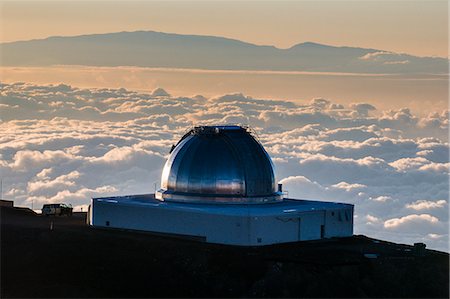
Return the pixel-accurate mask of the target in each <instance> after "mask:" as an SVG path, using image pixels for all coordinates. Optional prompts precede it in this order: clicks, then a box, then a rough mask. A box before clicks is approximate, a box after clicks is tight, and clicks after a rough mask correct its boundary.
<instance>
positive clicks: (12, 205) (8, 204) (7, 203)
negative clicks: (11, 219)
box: [0, 199, 14, 208]
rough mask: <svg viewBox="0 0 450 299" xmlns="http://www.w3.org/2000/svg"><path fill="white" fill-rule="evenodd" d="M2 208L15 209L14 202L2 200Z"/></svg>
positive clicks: (0, 202) (0, 205)
mask: <svg viewBox="0 0 450 299" xmlns="http://www.w3.org/2000/svg"><path fill="white" fill-rule="evenodd" d="M0 207H8V208H12V207H14V201H12V200H6V199H0Z"/></svg>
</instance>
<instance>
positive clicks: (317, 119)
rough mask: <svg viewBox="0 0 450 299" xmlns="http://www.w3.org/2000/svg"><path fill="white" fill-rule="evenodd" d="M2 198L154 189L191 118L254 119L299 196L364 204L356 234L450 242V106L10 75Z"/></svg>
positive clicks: (281, 175)
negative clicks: (91, 85)
mask: <svg viewBox="0 0 450 299" xmlns="http://www.w3.org/2000/svg"><path fill="white" fill-rule="evenodd" d="M0 96H1V98H0V118H1V120H0V128H1V132H2V134H0V176H1V178H2V180H3V197H4V198H5V199H11V200H14V202H15V205H17V206H28V207H31V206H33V207H34V209H40V208H41V207H42V204H44V203H49V202H66V203H70V204H72V205H73V206H74V207H75V208H76V210H80V209H81V208H83V209H84V210H86V208H87V205H88V204H89V202H90V198H91V197H95V196H107V195H125V194H141V193H152V192H154V191H155V189H157V188H158V187H159V184H160V176H161V170H162V167H163V165H164V163H165V159H166V158H167V156H168V154H169V150H170V148H171V145H172V144H174V143H176V142H177V140H178V139H179V138H180V137H181V136H182V135H183V133H184V132H186V130H188V129H189V128H190V127H191V126H192V125H199V124H202V125H205V124H206V125H207V124H236V123H238V124H248V125H250V126H251V127H252V128H253V129H254V130H255V131H256V132H257V135H258V138H259V140H260V141H261V143H262V144H263V145H264V146H265V148H266V150H267V151H268V152H269V154H270V155H271V156H272V158H273V161H274V163H275V167H276V175H277V179H278V180H279V181H281V182H282V183H283V185H284V189H285V190H287V191H288V194H289V197H293V198H303V199H319V200H324V201H341V202H346V203H352V204H354V205H355V233H357V234H365V235H368V236H371V237H375V238H380V239H386V240H391V241H394V242H399V243H408V244H411V243H413V242H425V243H426V244H427V245H428V247H431V248H435V249H440V250H445V251H448V249H449V246H448V233H449V228H448V224H449V221H448V214H449V213H448V208H449V207H448V196H449V176H448V175H449V166H450V163H449V144H448V130H449V117H448V111H437V112H435V113H432V114H430V115H428V116H426V117H418V116H416V115H414V114H413V113H412V112H411V111H410V110H409V109H407V108H404V109H400V110H395V111H394V110H391V111H379V110H377V108H376V107H374V106H372V105H370V104H365V103H355V104H352V105H350V106H343V105H340V104H338V103H332V102H330V101H328V100H326V99H313V100H311V101H310V102H309V103H307V104H296V103H293V102H288V101H282V100H279V101H278V100H264V99H255V98H252V97H249V96H245V95H242V94H230V95H224V96H220V97H215V98H211V99H207V98H205V97H203V96H200V95H199V96H193V97H172V96H170V95H169V94H168V93H167V92H165V91H164V90H163V89H157V90H155V91H153V92H152V93H139V92H134V91H130V90H126V89H123V88H121V89H79V88H74V87H71V86H68V85H63V84H60V85H45V86H39V85H33V84H25V83H15V84H0Z"/></svg>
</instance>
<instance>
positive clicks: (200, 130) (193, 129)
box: [170, 123, 261, 153]
mask: <svg viewBox="0 0 450 299" xmlns="http://www.w3.org/2000/svg"><path fill="white" fill-rule="evenodd" d="M236 126H237V127H241V128H243V129H245V131H246V132H247V133H249V134H250V135H251V136H252V137H253V138H255V140H256V141H258V142H259V143H261V140H260V138H259V135H258V133H257V132H256V130H255V129H254V128H253V127H252V126H250V125H249V124H240V123H227V124H223V125H201V124H195V125H192V126H190V127H188V128H187V129H185V130H184V131H183V133H182V134H181V136H182V137H181V138H180V139H179V141H178V142H177V143H176V144H175V145H172V148H171V149H170V153H171V152H172V151H173V149H174V148H175V147H176V146H177V145H178V143H180V142H181V141H182V140H184V139H185V138H186V137H187V136H189V135H191V134H217V133H219V131H220V128H221V127H224V128H225V127H236ZM212 127H216V128H212ZM206 128H210V130H209V129H206Z"/></svg>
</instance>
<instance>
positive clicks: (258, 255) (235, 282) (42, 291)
mask: <svg viewBox="0 0 450 299" xmlns="http://www.w3.org/2000/svg"><path fill="white" fill-rule="evenodd" d="M0 216H1V238H2V239H1V248H0V249H1V293H0V296H1V297H2V298H17V297H22V298H25V297H42V298H49V297H53V298H56V297H57V298H69V297H79V298H82V297H109V298H113V297H315V298H323V297H326V298H328V297H337V298H349V297H354V298H361V297H372V298H373V297H377V298H386V297H390V298H392V297H396V298H419V297H421V298H448V295H449V288H448V287H449V280H448V279H449V255H448V254H447V253H443V252H439V251H433V250H425V251H424V252H418V251H415V250H414V248H413V247H412V246H409V245H401V244H395V243H390V242H385V241H381V240H375V239H371V238H368V237H365V236H354V237H350V238H343V239H331V240H321V241H313V242H299V243H290V244H282V245H276V246H264V247H259V248H242V247H234V246H223V245H214V244H207V243H201V242H198V241H192V240H184V239H178V238H173V237H167V236H160V235H154V234H148V233H137V232H127V231H120V230H98V229H92V228H90V227H88V226H87V225H86V224H85V223H86V222H85V217H86V214H85V213H74V215H73V216H72V217H68V216H63V217H45V216H40V215H34V214H33V213H30V212H27V211H26V210H20V209H15V208H0ZM50 223H53V229H52V230H50ZM365 254H372V256H370V255H369V257H374V256H377V258H368V257H365Z"/></svg>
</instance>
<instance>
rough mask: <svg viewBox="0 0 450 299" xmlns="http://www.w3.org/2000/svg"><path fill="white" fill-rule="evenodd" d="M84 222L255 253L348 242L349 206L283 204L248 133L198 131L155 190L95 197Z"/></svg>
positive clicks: (180, 146)
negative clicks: (296, 244) (264, 247)
mask: <svg viewBox="0 0 450 299" xmlns="http://www.w3.org/2000/svg"><path fill="white" fill-rule="evenodd" d="M277 186H278V188H277ZM88 221H89V223H90V224H91V225H92V226H94V227H103V228H118V229H129V230H139V231H148V232H155V233H163V234H170V235H177V236H184V237H189V238H194V239H198V240H202V241H205V242H208V243H218V244H228V245H240V246H258V245H269V244H276V243H285V242H297V241H304V240H316V239H322V238H331V237H346V236H351V235H353V205H350V204H344V203H335V202H322V201H311V200H302V199H291V198H284V194H283V192H282V188H281V185H277V183H276V180H275V174H274V167H273V163H272V160H271V159H270V157H269V155H268V154H267V152H266V151H265V149H264V148H263V146H262V145H261V144H260V143H259V141H258V140H257V139H256V138H255V137H254V136H253V135H252V133H251V132H250V130H249V129H248V128H245V127H240V126H200V127H194V128H193V129H191V130H190V131H189V132H188V133H186V134H185V135H184V136H183V137H182V138H181V140H180V141H179V142H178V143H177V144H176V145H175V146H173V147H172V149H171V151H170V156H169V158H168V160H167V162H166V164H165V166H164V169H163V171H162V178H161V189H160V190H158V191H157V192H156V193H155V194H147V195H130V196H116V197H102V198H93V199H92V202H91V206H90V210H89V219H88Z"/></svg>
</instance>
